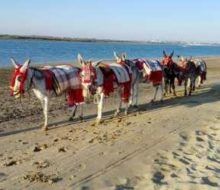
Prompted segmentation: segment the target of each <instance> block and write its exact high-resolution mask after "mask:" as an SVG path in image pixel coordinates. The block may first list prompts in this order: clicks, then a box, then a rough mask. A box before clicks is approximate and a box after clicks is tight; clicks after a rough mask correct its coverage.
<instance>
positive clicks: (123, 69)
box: [108, 63, 131, 84]
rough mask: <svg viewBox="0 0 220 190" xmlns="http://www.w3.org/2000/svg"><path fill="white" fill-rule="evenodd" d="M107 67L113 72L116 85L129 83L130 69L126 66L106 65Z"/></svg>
mask: <svg viewBox="0 0 220 190" xmlns="http://www.w3.org/2000/svg"><path fill="white" fill-rule="evenodd" d="M108 67H109V68H110V69H111V70H112V71H113V72H114V74H115V77H116V78H117V81H118V83H120V84H123V83H126V82H129V81H130V74H131V69H130V67H129V66H127V65H120V64H118V63H108Z"/></svg>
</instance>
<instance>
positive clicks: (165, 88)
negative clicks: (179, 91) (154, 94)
mask: <svg viewBox="0 0 220 190" xmlns="http://www.w3.org/2000/svg"><path fill="white" fill-rule="evenodd" d="M168 83H169V82H168V80H167V79H165V80H164V91H165V92H164V96H166V95H167V94H168Z"/></svg>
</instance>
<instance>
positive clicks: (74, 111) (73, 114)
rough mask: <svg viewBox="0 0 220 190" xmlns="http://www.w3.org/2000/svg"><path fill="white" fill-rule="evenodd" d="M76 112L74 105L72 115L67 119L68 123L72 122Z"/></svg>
mask: <svg viewBox="0 0 220 190" xmlns="http://www.w3.org/2000/svg"><path fill="white" fill-rule="evenodd" d="M76 110H77V106H76V105H74V106H73V108H72V111H73V113H72V116H71V117H70V118H69V121H73V119H74V117H75V115H76Z"/></svg>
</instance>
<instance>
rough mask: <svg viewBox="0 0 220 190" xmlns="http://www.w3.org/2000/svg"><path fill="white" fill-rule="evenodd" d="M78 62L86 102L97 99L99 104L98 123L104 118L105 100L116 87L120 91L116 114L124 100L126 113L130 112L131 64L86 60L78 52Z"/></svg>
mask: <svg viewBox="0 0 220 190" xmlns="http://www.w3.org/2000/svg"><path fill="white" fill-rule="evenodd" d="M78 62H79V63H80V64H81V65H82V72H81V78H82V86H83V96H84V99H85V102H86V103H90V102H91V100H92V99H93V100H94V99H95V100H96V101H95V102H96V103H97V105H98V113H97V118H96V123H97V124H99V123H100V122H101V120H102V111H103V101H104V97H105V96H109V95H110V93H112V92H113V91H114V90H115V89H117V91H118V99H119V102H118V106H117V109H116V111H115V114H114V115H115V116H117V115H118V114H119V113H120V110H121V107H122V102H123V101H124V103H125V115H127V113H128V101H129V98H130V88H131V87H130V85H131V76H129V74H130V73H131V71H130V68H129V66H127V65H120V64H118V63H103V62H101V61H100V62H96V63H94V62H93V63H92V62H91V61H85V60H84V59H83V58H82V56H81V55H80V54H78Z"/></svg>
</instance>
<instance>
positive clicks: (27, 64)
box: [20, 59, 31, 73]
mask: <svg viewBox="0 0 220 190" xmlns="http://www.w3.org/2000/svg"><path fill="white" fill-rule="evenodd" d="M30 62H31V60H30V59H28V60H27V61H25V62H24V64H23V65H22V67H21V68H20V72H21V73H24V72H25V71H26V70H27V68H28V67H29V64H30Z"/></svg>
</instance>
